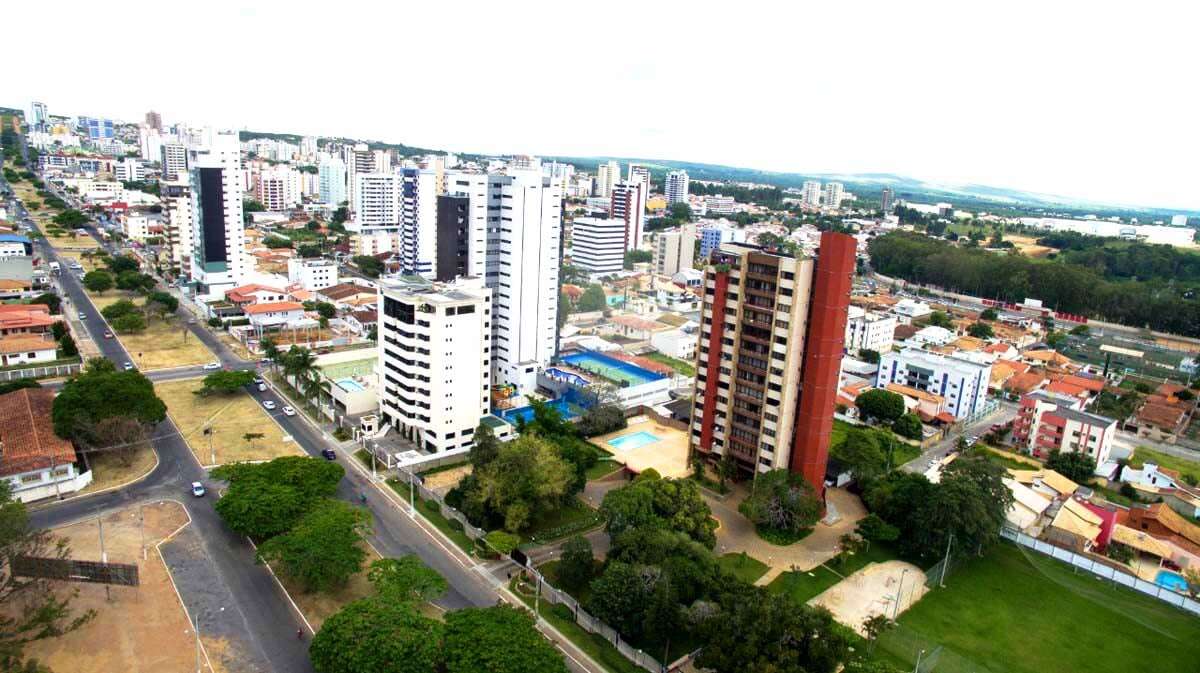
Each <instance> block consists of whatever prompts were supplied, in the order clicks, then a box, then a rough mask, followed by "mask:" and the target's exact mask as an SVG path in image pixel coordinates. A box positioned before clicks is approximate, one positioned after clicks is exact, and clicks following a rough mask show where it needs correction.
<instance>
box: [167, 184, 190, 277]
mask: <svg viewBox="0 0 1200 673" xmlns="http://www.w3.org/2000/svg"><path fill="white" fill-rule="evenodd" d="M161 194H162V202H163V213H162V214H163V225H164V226H163V229H164V232H165V234H166V239H167V249H168V250H169V254H170V260H171V268H172V270H173V272H174V273H176V274H180V275H183V276H185V277H190V276H191V273H192V247H193V245H194V241H193V238H192V185H191V182H189V181H188V179H187V175H186V174H185V175H184V176H183V177H182V178H180V179H177V180H164V181H163V182H162V185H161Z"/></svg>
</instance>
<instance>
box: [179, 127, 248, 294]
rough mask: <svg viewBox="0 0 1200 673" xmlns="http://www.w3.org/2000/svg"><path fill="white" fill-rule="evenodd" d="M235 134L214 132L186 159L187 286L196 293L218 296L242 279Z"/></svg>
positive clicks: (242, 231) (238, 151)
mask: <svg viewBox="0 0 1200 673" xmlns="http://www.w3.org/2000/svg"><path fill="white" fill-rule="evenodd" d="M237 138H238V136H237V132H233V133H229V134H215V135H214V136H213V140H212V144H211V145H210V146H209V147H207V148H205V149H203V150H200V151H198V152H197V153H196V155H195V157H194V158H191V157H190V158H189V164H190V165H191V166H192V168H191V170H190V171H189V172H190V173H191V189H190V191H191V201H192V203H191V211H192V212H191V214H192V235H193V242H192V265H191V266H192V273H191V277H192V282H194V283H195V284H196V293H197V295H200V296H205V297H209V296H212V297H222V296H224V290H226V289H229V288H232V287H236V286H238V285H241V282H242V278H243V277H244V275H245V229H244V226H245V225H244V223H243V221H242V170H241V148H240V146H239V145H238V142H237Z"/></svg>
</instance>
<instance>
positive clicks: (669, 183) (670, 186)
mask: <svg viewBox="0 0 1200 673" xmlns="http://www.w3.org/2000/svg"><path fill="white" fill-rule="evenodd" d="M663 187H664V189H663V191H664V192H666V194H667V203H687V202H688V174H687V171H684V170H678V171H671V172H669V173H667V179H666V182H665V183H664V184H663Z"/></svg>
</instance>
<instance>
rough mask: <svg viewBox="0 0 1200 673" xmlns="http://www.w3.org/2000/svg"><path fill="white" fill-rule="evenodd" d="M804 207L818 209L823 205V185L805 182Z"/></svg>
mask: <svg viewBox="0 0 1200 673" xmlns="http://www.w3.org/2000/svg"><path fill="white" fill-rule="evenodd" d="M801 191H802V192H803V194H802V195H801V198H802V199H803V200H804V205H806V206H810V207H813V208H816V207H817V206H819V205H821V183H820V182H817V181H816V180H805V181H804V187H803V188H802V189H801Z"/></svg>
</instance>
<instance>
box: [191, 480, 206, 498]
mask: <svg viewBox="0 0 1200 673" xmlns="http://www.w3.org/2000/svg"><path fill="white" fill-rule="evenodd" d="M204 493H205V491H204V484H201V483H200V482H198V481H193V482H192V495H194V496H196V497H197V498H203V497H204Z"/></svg>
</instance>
